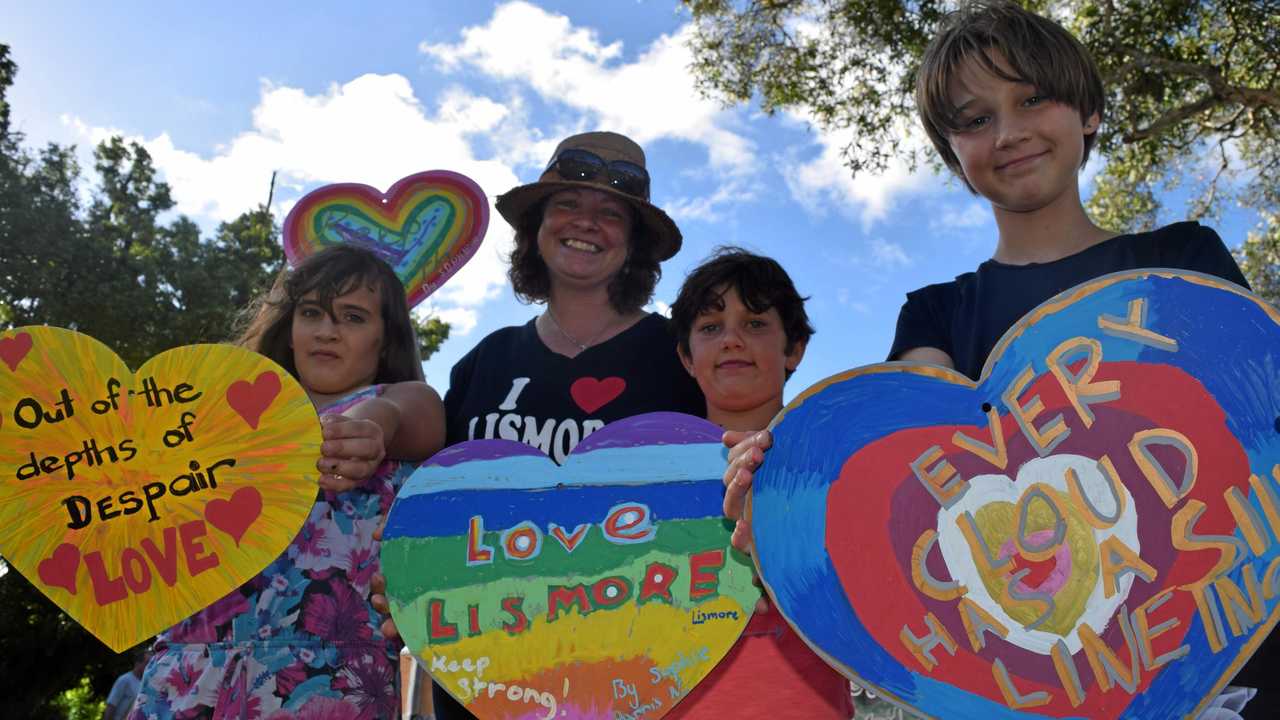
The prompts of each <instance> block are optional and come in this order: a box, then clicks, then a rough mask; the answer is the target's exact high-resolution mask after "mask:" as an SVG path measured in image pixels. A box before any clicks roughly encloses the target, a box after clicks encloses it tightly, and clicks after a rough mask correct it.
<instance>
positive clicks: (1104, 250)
mask: <svg viewBox="0 0 1280 720" xmlns="http://www.w3.org/2000/svg"><path fill="white" fill-rule="evenodd" d="M1139 268H1172V269H1175V270H1193V271H1195V272H1201V273H1205V274H1206V275H1215V276H1217V277H1220V278H1222V279H1224V280H1230V281H1231V282H1233V283H1236V284H1237V285H1240V286H1242V287H1246V288H1247V287H1249V283H1248V281H1246V280H1245V279H1244V275H1242V274H1241V273H1240V268H1239V267H1237V266H1236V261H1235V260H1234V259H1233V258H1232V257H1231V253H1230V252H1229V251H1228V250H1227V248H1226V246H1225V245H1223V244H1222V239H1221V238H1219V237H1218V234H1217V233H1216V232H1214V231H1213V230H1212V229H1211V228H1207V227H1203V226H1201V225H1200V224H1198V223H1194V222H1182V223H1175V224H1173V225H1168V226H1166V227H1163V228H1160V229H1159V230H1154V231H1152V232H1144V233H1135V234H1132V235H1117V236H1116V237H1113V238H1111V239H1110V240H1106V241H1104V242H1100V243H1098V244H1097V245H1093V246H1092V247H1089V248H1086V249H1084V250H1081V251H1080V252H1078V253H1076V254H1075V255H1069V256H1067V257H1064V258H1062V259H1061V260H1055V261H1053V262H1047V263H1032V264H1030V265H1006V264H1004V263H1001V262H996V261H995V260H988V261H986V262H984V263H982V264H981V265H979V266H978V270H977V271H976V272H968V273H965V274H963V275H960V276H958V277H957V278H956V279H955V280H952V281H951V282H945V283H939V284H937V285H929V286H926V287H923V288H920V289H919V290H916V291H914V292H910V293H907V302H906V303H905V304H903V306H902V311H901V312H900V313H899V314H898V331H897V333H896V334H895V335H894V338H893V349H892V350H890V351H889V359H890V360H896V359H897V358H898V357H899V356H900V355H902V353H904V352H906V351H908V350H913V349H915V348H919V347H932V348H937V349H939V350H942V351H943V352H945V353H946V354H948V355H950V356H951V361H952V362H953V363H955V366H956V369H957V370H959V371H960V372H962V373H964V374H965V375H967V376H969V377H970V378H973V379H974V380H977V379H978V375H979V374H981V373H982V366H983V364H984V363H986V361H987V355H989V354H990V353H991V349H992V348H993V347H995V345H996V343H997V342H998V341H999V340H1000V337H1001V336H1002V335H1004V333H1005V331H1006V330H1008V329H1009V328H1010V327H1012V326H1013V324H1014V323H1016V322H1017V321H1018V320H1020V319H1022V316H1023V315H1026V314H1027V313H1028V312H1030V311H1031V310H1032V309H1033V308H1035V307H1036V306H1037V305H1039V304H1040V303H1042V302H1044V301H1045V300H1048V299H1049V298H1051V297H1053V296H1054V295H1057V294H1058V293H1060V292H1062V291H1063V290H1066V289H1068V288H1072V287H1075V286H1076V285H1079V284H1080V283H1082V282H1086V281H1088V280H1092V279H1094V278H1097V277H1101V276H1103V275H1107V274H1109V273H1113V272H1120V271H1122V270H1137V269H1139Z"/></svg>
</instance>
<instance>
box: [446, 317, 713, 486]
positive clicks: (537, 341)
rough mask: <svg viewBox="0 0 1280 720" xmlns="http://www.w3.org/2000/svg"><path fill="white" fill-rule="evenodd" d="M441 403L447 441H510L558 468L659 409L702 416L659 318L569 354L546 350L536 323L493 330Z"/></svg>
mask: <svg viewBox="0 0 1280 720" xmlns="http://www.w3.org/2000/svg"><path fill="white" fill-rule="evenodd" d="M444 407H445V416H446V418H447V420H448V435H447V438H446V443H447V444H449V445H453V444H454V443H458V442H462V441H463V440H477V439H490V438H504V439H507V440H517V441H520V442H524V443H526V444H528V445H532V446H534V447H536V448H538V449H540V450H542V451H543V452H544V453H546V454H548V455H550V456H551V457H552V459H554V460H555V461H556V462H563V461H564V458H565V456H566V455H568V454H569V451H571V450H572V449H573V447H574V446H575V445H577V444H578V441H579V440H581V439H583V438H584V437H586V436H587V435H590V434H591V433H592V432H595V431H596V430H598V429H600V428H601V427H603V426H604V425H605V424H606V423H610V422H613V421H614V420H621V419H622V418H626V417H631V416H632V415H639V414H641V413H647V412H658V411H671V412H682V413H688V414H690V415H696V416H698V417H703V416H705V415H706V405H705V401H704V400H703V398H702V393H701V392H700V391H699V390H698V385H697V383H695V382H694V380H693V378H692V377H690V376H689V373H688V372H686V371H685V369H684V367H683V366H682V365H681V364H680V360H679V358H678V357H677V356H676V340H675V336H673V335H672V334H671V331H670V329H669V327H668V323H667V320H666V318H664V317H662V316H661V315H656V314H651V315H648V316H646V317H644V318H642V319H641V320H640V321H638V322H637V323H636V324H635V325H632V326H631V327H630V328H627V329H626V330H624V331H622V332H621V333H618V334H617V335H615V336H614V337H612V338H610V339H609V340H606V341H605V342H602V343H600V344H599V345H593V346H591V347H589V348H587V349H586V350H584V351H582V352H581V353H579V354H578V355H577V357H573V358H568V357H565V356H564V355H560V354H558V353H554V352H552V351H551V350H549V349H547V346H546V345H544V344H543V342H542V339H541V338H539V337H538V330H537V328H536V327H535V326H534V321H533V320H530V321H529V322H527V323H525V324H524V325H518V326H512V327H506V328H503V329H501V330H497V331H495V332H493V333H492V334H490V335H489V336H488V337H486V338H485V339H484V340H481V341H480V344H478V345H476V346H475V348H473V349H472V350H471V352H469V353H467V354H466V355H465V356H463V358H462V359H461V360H459V361H458V363H457V364H456V365H454V366H453V372H452V373H451V374H450V376H449V392H447V393H446V394H445V397H444Z"/></svg>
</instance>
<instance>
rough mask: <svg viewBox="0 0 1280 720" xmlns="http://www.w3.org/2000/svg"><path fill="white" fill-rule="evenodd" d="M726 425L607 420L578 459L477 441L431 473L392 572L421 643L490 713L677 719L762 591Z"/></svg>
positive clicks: (397, 530) (401, 519)
mask: <svg viewBox="0 0 1280 720" xmlns="http://www.w3.org/2000/svg"><path fill="white" fill-rule="evenodd" d="M723 471H724V448H723V446H721V445H720V429H719V428H717V427H716V426H714V425H712V424H711V423H708V422H707V421H705V420H701V419H699V418H694V417H690V416H688V415H681V414H678V413H649V414H646V415H638V416H636V417H632V418H628V419H626V420H622V421H620V422H616V423H612V424H610V425H606V426H605V427H603V428H601V429H600V430H597V431H595V432H594V433H592V434H591V435H590V436H589V437H587V438H586V439H584V440H583V441H582V442H581V443H579V444H578V445H577V447H575V448H574V451H573V452H572V453H571V454H570V455H569V457H568V458H566V460H565V462H564V466H563V467H557V466H556V465H555V464H554V463H553V462H552V461H551V460H550V459H549V458H547V457H546V456H545V455H543V454H542V453H541V452H539V451H538V450H537V448H533V447H530V446H528V445H525V444H523V443H517V442H512V441H509V440H473V441H470V442H465V443H461V444H459V445H455V446H454V447H452V448H449V449H447V450H445V451H443V452H441V453H439V454H437V455H436V456H435V457H433V458H432V459H431V460H429V461H428V462H427V464H425V465H424V466H422V467H420V468H419V469H418V470H417V471H416V472H415V473H414V474H413V476H411V477H410V478H409V481H408V482H407V483H406V484H405V486H404V488H402V489H401V490H400V494H399V496H398V497H397V498H396V503H395V505H394V506H393V507H392V508H391V513H390V515H389V516H388V519H387V526H386V530H385V531H384V535H383V542H382V569H383V572H384V573H385V574H386V576H387V595H388V598H389V599H390V604H391V614H392V616H393V617H394V618H395V621H396V626H397V628H399V630H400V634H401V635H402V636H403V637H404V639H405V643H406V644H407V645H408V647H409V648H410V649H411V650H413V651H414V652H415V653H416V654H417V655H418V656H419V657H420V658H421V659H422V661H423V663H424V664H425V666H426V667H427V669H428V670H429V671H430V672H431V674H432V675H433V676H434V677H435V680H436V682H438V683H440V684H441V685H442V686H443V687H444V688H445V689H447V690H448V691H449V693H450V694H452V695H453V696H454V697H455V698H457V699H458V700H459V701H460V702H461V703H462V704H464V705H465V706H466V707H467V709H468V710H470V711H471V712H472V713H474V714H475V715H476V716H478V717H480V718H484V719H485V720H499V719H507V720H516V719H518V718H578V719H580V720H587V719H591V720H604V719H606V718H617V719H618V720H621V719H622V718H638V717H644V718H649V719H652V720H656V719H657V718H660V717H662V716H663V715H665V714H666V713H667V712H669V711H670V710H671V708H672V707H673V706H674V705H675V704H676V703H677V702H679V700H680V699H681V698H682V697H684V696H685V695H686V694H688V692H689V691H690V690H691V689H692V688H693V687H694V686H695V685H697V683H698V682H699V681H700V680H701V679H702V678H704V677H705V676H706V675H707V673H709V672H710V671H711V670H712V668H714V667H715V665H716V663H717V662H719V661H720V658H722V657H723V656H724V654H725V653H726V652H728V651H729V648H730V647H731V646H732V645H733V643H734V642H735V641H736V640H737V639H738V635H739V634H741V632H742V629H743V628H744V627H745V626H746V623H747V620H748V619H750V615H751V612H752V610H753V609H754V607H755V602H756V600H757V599H758V598H759V597H760V591H759V590H757V589H756V588H755V587H754V586H753V585H752V581H751V576H752V568H751V564H750V563H749V562H748V561H747V560H746V558H744V557H743V556H742V555H740V554H738V553H736V552H735V551H733V550H732V549H731V548H730V546H729V536H730V527H729V526H728V525H727V524H726V522H725V520H724V518H723V517H722V516H721V502H722V500H723V495H724V490H723V486H722V484H721V481H720V475H721V474H722V473H723Z"/></svg>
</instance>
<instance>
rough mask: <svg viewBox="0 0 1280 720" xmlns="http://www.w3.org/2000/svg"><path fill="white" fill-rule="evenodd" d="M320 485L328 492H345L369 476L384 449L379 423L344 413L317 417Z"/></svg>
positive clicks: (378, 463)
mask: <svg viewBox="0 0 1280 720" xmlns="http://www.w3.org/2000/svg"><path fill="white" fill-rule="evenodd" d="M320 433H321V437H322V438H323V440H324V442H322V443H321V444H320V456H321V457H320V459H319V460H318V461H316V469H317V470H319V471H320V487H321V488H322V489H324V490H328V491H330V492H347V491H348V490H351V489H353V488H355V487H356V486H358V485H359V484H360V483H362V482H364V481H365V480H366V479H368V478H369V477H370V476H371V475H373V473H374V472H375V471H377V469H378V466H379V465H381V464H382V459H383V457H384V455H385V453H386V447H385V440H384V438H383V434H382V427H381V426H380V425H378V424H377V423H376V422H374V421H372V420H363V419H358V418H351V417H347V416H345V415H324V416H322V417H321V418H320Z"/></svg>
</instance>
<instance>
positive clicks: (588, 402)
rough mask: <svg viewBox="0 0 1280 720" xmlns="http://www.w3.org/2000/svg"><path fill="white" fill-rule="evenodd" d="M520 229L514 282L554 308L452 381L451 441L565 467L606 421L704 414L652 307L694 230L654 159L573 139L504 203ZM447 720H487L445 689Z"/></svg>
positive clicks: (599, 138)
mask: <svg viewBox="0 0 1280 720" xmlns="http://www.w3.org/2000/svg"><path fill="white" fill-rule="evenodd" d="M497 207H498V212H499V213H501V215H502V217H503V218H504V219H506V221H507V222H508V223H510V224H511V226H512V227H513V228H514V229H515V231H516V236H515V248H514V249H513V250H512V251H511V256H510V261H511V267H510V269H509V271H508V273H507V274H508V277H509V278H510V279H511V285H512V289H513V290H514V291H515V293H516V297H518V298H520V299H522V300H524V301H526V302H531V303H538V304H542V305H544V307H543V310H542V312H541V313H539V314H538V315H537V316H536V317H534V318H533V319H531V320H530V321H529V322H527V323H525V324H523V325H517V326H512V327H506V328H502V329H501V330H497V331H495V332H493V333H491V334H490V335H489V336H488V337H486V338H484V339H483V340H481V341H480V342H479V344H477V345H476V347H475V348H473V349H472V350H471V352H469V353H467V354H466V355H465V356H464V357H463V358H462V359H461V360H459V361H458V363H457V364H456V365H454V366H453V371H452V373H451V374H450V376H449V391H448V393H447V394H446V395H445V401H444V402H445V415H446V418H447V439H446V444H447V445H452V444H454V443H458V442H462V441H464V440H478V439H489V438H505V439H509V440H517V441H520V442H524V443H527V444H529V445H533V446H535V447H537V448H539V449H540V450H542V451H543V452H545V453H546V454H547V455H549V456H551V457H552V458H553V459H554V460H556V461H557V462H563V460H564V458H565V456H567V455H568V454H569V452H570V451H572V450H573V447H574V446H575V445H577V444H578V442H579V441H581V440H582V438H584V437H586V436H587V435H589V434H591V433H592V432H594V431H596V430H598V429H600V428H601V427H603V426H604V425H605V424H607V423H610V422H613V421H615V420H621V419H622V418H626V417H630V416H632V415H639V414H641V413H646V412H656V411H663V410H665V411H675V412H684V413H689V414H691V415H697V416H699V417H701V416H702V415H703V413H705V411H706V410H705V406H704V401H703V398H702V393H701V391H700V390H699V389H698V386H697V384H696V383H694V381H693V379H692V378H691V377H690V376H689V373H687V372H685V370H684V368H683V367H682V366H681V365H680V361H679V359H678V357H677V355H676V352H675V342H676V341H675V336H674V335H672V334H671V331H670V329H669V328H668V324H667V320H666V318H664V317H662V316H661V315H658V314H656V313H646V312H645V311H644V310H643V309H642V308H643V307H644V306H645V305H646V304H648V303H649V301H650V299H651V298H652V296H653V289H654V286H655V285H656V284H657V282H658V278H659V277H660V276H661V274H662V273H661V270H660V268H659V263H661V262H662V261H664V260H668V259H670V258H671V256H673V255H675V254H676V252H677V251H678V250H679V249H680V229H679V228H677V227H676V224H675V223H674V222H673V221H672V220H671V218H670V217H668V216H667V214H666V213H665V212H663V211H662V210H661V209H659V208H658V207H655V206H654V205H653V204H652V203H650V202H649V174H648V171H647V170H646V168H645V158H644V151H643V150H642V149H641V148H640V146H639V145H637V144H636V143H634V142H632V141H631V139H629V138H627V137H624V136H622V135H619V134H617V133H611V132H589V133H582V134H580V135H574V136H572V137H569V138H566V139H565V140H564V141H563V142H561V143H560V145H559V146H558V147H556V150H555V152H554V153H553V154H552V156H551V161H550V162H549V163H548V164H547V168H546V170H544V171H543V173H542V175H541V176H540V177H539V178H538V180H537V182H533V183H529V184H528V185H521V186H519V187H516V188H514V189H512V190H511V191H510V192H508V193H506V194H505V195H502V196H500V197H499V198H498V202H497ZM433 697H434V705H435V712H436V717H437V718H438V720H455V719H457V718H471V717H473V716H472V715H471V713H470V712H468V711H467V710H466V709H465V708H464V707H462V706H461V705H460V704H459V703H458V702H457V701H456V700H454V699H453V698H452V697H451V696H449V695H448V694H447V693H446V692H444V691H443V690H442V689H441V688H440V687H439V686H438V685H437V686H435V688H434V693H433Z"/></svg>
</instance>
